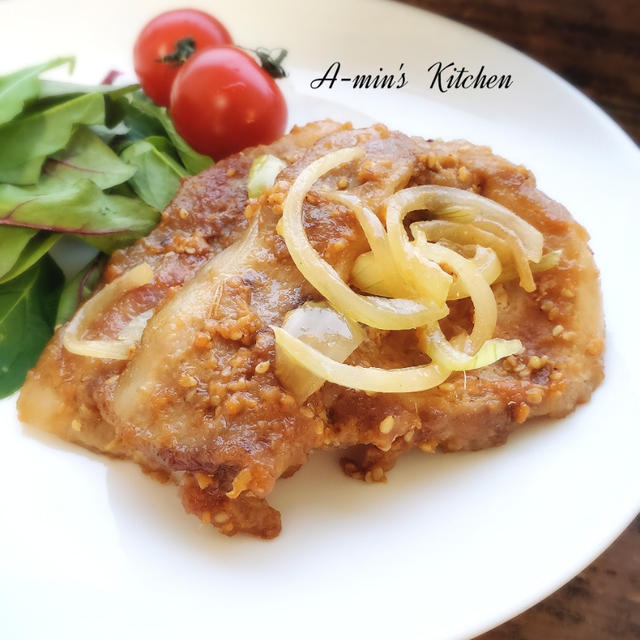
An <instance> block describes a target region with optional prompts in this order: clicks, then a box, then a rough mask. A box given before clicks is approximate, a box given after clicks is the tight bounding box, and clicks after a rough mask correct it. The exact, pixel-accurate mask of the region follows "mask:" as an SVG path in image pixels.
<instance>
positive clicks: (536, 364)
mask: <svg viewBox="0 0 640 640" xmlns="http://www.w3.org/2000/svg"><path fill="white" fill-rule="evenodd" d="M548 361H549V358H548V356H542V357H539V356H531V357H530V358H529V361H528V363H527V366H528V367H529V368H530V369H542V367H544V365H545V364H547V362H548Z"/></svg>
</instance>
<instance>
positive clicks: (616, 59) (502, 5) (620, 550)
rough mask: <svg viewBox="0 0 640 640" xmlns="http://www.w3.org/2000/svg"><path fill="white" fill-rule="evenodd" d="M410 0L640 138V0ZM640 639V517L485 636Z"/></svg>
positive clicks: (500, 639) (490, 639) (486, 639)
mask: <svg viewBox="0 0 640 640" xmlns="http://www.w3.org/2000/svg"><path fill="white" fill-rule="evenodd" d="M402 1H404V2H407V4H412V5H415V6H418V7H421V8H423V9H428V10H430V11H433V12H435V13H439V14H441V15H444V16H447V17H449V18H453V19H455V20H458V21H460V22H463V23H465V24H467V25H469V26H472V27H475V28H476V29H479V30H480V31H483V32H485V33H488V34H489V35H492V36H494V37H496V38H498V39H499V40H502V41H503V42H506V43H508V44H510V45H512V46H514V47H515V48H516V49H519V50H520V51H523V52H524V53H526V54H527V55H529V56H531V57H532V58H535V59H536V60H538V61H539V62H542V63H543V64H544V65H546V66H547V67H549V68H550V69H553V70H554V71H556V72H557V73H558V74H560V75H561V76H563V77H564V78H565V79H566V80H568V81H569V82H571V83H572V84H573V85H574V86H576V87H578V89H580V90H581V91H583V92H584V93H585V94H586V95H588V96H589V97H590V98H591V99H592V100H594V101H595V102H596V103H597V104H599V105H600V106H601V107H602V108H603V109H604V110H605V111H607V113H609V115H610V116H611V117H612V118H613V119H614V120H616V121H617V122H618V124H620V126H621V127H622V128H623V129H625V130H626V131H627V133H628V134H629V135H630V136H631V137H632V138H633V139H634V140H635V141H636V143H638V142H640V0H566V1H563V0H485V1H480V0H402ZM638 179H639V181H640V176H639V178H638ZM638 639H640V517H638V518H637V519H636V520H635V522H634V523H633V524H632V525H631V526H630V527H629V528H628V529H627V530H626V531H625V532H624V533H623V534H622V535H621V536H620V538H619V539H618V540H617V541H616V542H615V543H614V544H613V545H612V546H611V547H610V548H609V549H608V550H607V551H606V552H605V553H604V554H603V555H602V556H600V558H598V559H597V560H596V561H595V562H594V563H593V564H592V565H591V566H589V567H588V568H587V569H585V570H584V571H583V572H582V573H581V574H580V575H579V576H577V577H576V578H574V579H573V580H572V581H571V582H569V583H568V584H567V585H565V586H564V587H563V588H562V589H560V590H559V591H557V592H556V593H554V594H553V595H552V596H550V597H548V598H547V599H546V600H544V601H543V602H541V603H539V604H538V605H536V606H535V607H533V608H531V609H529V610H528V611H526V612H525V613H523V614H521V615H520V616H518V617H517V618H514V619H513V620H510V621H509V622H507V623H505V624H503V625H502V626H500V627H498V628H497V629H494V630H492V631H490V632H488V633H486V634H484V635H482V636H480V637H479V638H478V639H477V640H638Z"/></svg>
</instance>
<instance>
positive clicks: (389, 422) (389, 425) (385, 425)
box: [378, 416, 395, 434]
mask: <svg viewBox="0 0 640 640" xmlns="http://www.w3.org/2000/svg"><path fill="white" fill-rule="evenodd" d="M394 422H395V419H394V417H393V416H387V417H386V418H385V419H384V420H382V422H380V424H379V425H378V429H380V433H384V434H387V433H391V429H393V423H394Z"/></svg>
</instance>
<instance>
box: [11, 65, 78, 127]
mask: <svg viewBox="0 0 640 640" xmlns="http://www.w3.org/2000/svg"><path fill="white" fill-rule="evenodd" d="M73 61H74V60H73V58H55V59H54V60H50V61H49V62H44V63H43V64H38V65H35V66H33V67H27V68H26V69H20V70H19V71H15V72H14V73H10V74H8V75H6V76H2V77H0V124H4V123H5V122H9V120H12V119H13V118H14V117H15V116H17V115H18V114H19V113H20V112H21V111H22V108H23V107H24V104H25V102H27V101H28V100H32V99H33V98H36V97H37V96H38V94H39V93H40V80H39V78H38V76H39V75H40V74H41V73H43V72H44V71H48V70H49V69H53V68H54V67H59V66H60V65H63V64H69V66H70V67H73Z"/></svg>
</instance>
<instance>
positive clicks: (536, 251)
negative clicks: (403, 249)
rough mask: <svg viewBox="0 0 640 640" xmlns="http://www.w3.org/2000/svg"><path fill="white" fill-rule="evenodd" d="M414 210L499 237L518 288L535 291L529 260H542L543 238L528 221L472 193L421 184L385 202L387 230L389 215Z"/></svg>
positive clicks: (396, 215)
mask: <svg viewBox="0 0 640 640" xmlns="http://www.w3.org/2000/svg"><path fill="white" fill-rule="evenodd" d="M418 209H427V210H429V211H430V212H431V213H433V215H435V216H445V217H446V216H447V215H448V216H450V217H451V218H452V219H453V220H454V221H456V222H464V223H473V224H474V225H476V226H478V227H480V228H482V229H485V230H487V231H490V232H492V233H494V234H496V235H498V236H499V237H501V238H502V239H503V240H505V241H506V242H507V244H508V245H509V248H510V249H511V252H512V255H513V259H514V262H515V264H516V268H517V270H518V273H519V274H520V284H521V286H522V288H523V289H524V290H525V291H534V290H535V283H534V281H533V276H532V274H531V269H530V267H529V261H531V262H538V261H539V260H540V258H541V257H542V247H543V244H544V237H543V236H542V234H541V233H540V232H539V231H538V230H537V229H536V228H535V227H533V226H531V225H530V224H529V223H528V222H526V221H525V220H523V219H522V218H520V217H519V216H517V215H516V214H515V213H513V212H512V211H510V210H509V209H507V208H506V207H503V206H502V205H500V204H498V203H497V202H494V201H493V200H489V199H488V198H484V197H482V196H479V195H478V194H476V193H472V192H470V191H465V190H464V189H455V188H453V187H441V186H438V185H423V186H420V187H411V188H409V189H403V190H402V191H398V192H397V193H395V194H394V195H392V196H391V197H390V198H388V199H387V229H388V228H389V222H388V220H389V216H391V218H397V217H398V215H401V214H402V213H403V212H404V213H405V214H406V213H408V212H409V211H415V210H418Z"/></svg>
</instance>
